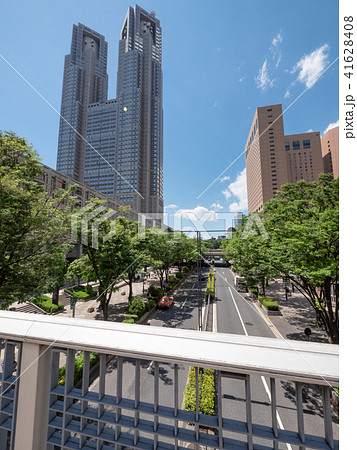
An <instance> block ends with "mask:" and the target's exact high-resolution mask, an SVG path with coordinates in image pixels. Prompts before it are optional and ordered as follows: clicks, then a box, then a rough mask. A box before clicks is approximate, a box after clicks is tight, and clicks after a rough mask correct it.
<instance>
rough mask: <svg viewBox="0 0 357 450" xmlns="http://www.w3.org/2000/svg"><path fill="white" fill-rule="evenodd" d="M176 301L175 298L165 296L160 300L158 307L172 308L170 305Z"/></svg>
mask: <svg viewBox="0 0 357 450" xmlns="http://www.w3.org/2000/svg"><path fill="white" fill-rule="evenodd" d="M173 303H174V298H173V297H169V296H167V295H166V296H165V297H162V298H161V300H160V301H159V302H158V304H157V307H158V308H170V306H171V305H172V304H173Z"/></svg>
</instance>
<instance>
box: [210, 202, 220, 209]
mask: <svg viewBox="0 0 357 450" xmlns="http://www.w3.org/2000/svg"><path fill="white" fill-rule="evenodd" d="M211 208H216V209H223V206H222V205H220V204H219V203H212V205H211Z"/></svg>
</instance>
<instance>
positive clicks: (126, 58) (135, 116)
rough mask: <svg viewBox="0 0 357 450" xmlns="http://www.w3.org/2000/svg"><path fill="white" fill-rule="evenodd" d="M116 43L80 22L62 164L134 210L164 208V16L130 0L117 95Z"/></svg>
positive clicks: (62, 130) (62, 132) (65, 105)
mask: <svg viewBox="0 0 357 450" xmlns="http://www.w3.org/2000/svg"><path fill="white" fill-rule="evenodd" d="M107 54H108V44H107V42H106V41H105V38H104V36H102V35H101V34H99V33H97V32H96V31H94V30H91V29H90V28H88V27H86V26H84V25H82V24H78V25H74V26H73V35H72V42H71V51H70V54H69V55H66V56H65V64H64V75H63V89H62V103H61V119H60V126H59V138H58V154H57V170H58V171H59V172H61V173H63V174H65V175H67V176H69V177H71V178H73V179H74V180H76V181H78V182H81V183H84V184H86V185H88V186H90V187H92V188H94V189H97V190H98V191H100V192H102V193H103V194H106V195H108V196H111V197H113V198H114V199H115V200H116V201H117V202H119V203H121V204H123V205H124V206H130V207H131V209H132V210H133V212H138V213H143V214H154V215H156V217H157V215H158V214H159V215H160V214H161V213H162V212H163V148H162V147H163V109H162V69H161V58H162V47H161V27H160V21H159V20H158V19H157V18H156V16H155V13H154V12H152V13H148V12H146V11H144V10H143V9H142V8H140V7H139V6H137V5H135V6H134V8H132V7H129V9H128V12H127V15H126V17H125V20H124V24H123V27H122V29H121V33H120V41H119V64H118V73H117V92H116V98H115V99H111V100H108V74H107Z"/></svg>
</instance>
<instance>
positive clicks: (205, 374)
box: [183, 367, 215, 416]
mask: <svg viewBox="0 0 357 450" xmlns="http://www.w3.org/2000/svg"><path fill="white" fill-rule="evenodd" d="M198 386H199V412H200V413H201V414H208V415H211V416H214V415H215V382H214V370H212V369H199V370H198ZM183 409H185V410H186V411H194V412H195V411H196V371H195V367H191V368H190V372H189V375H188V383H187V386H186V389H185V392H184V397H183Z"/></svg>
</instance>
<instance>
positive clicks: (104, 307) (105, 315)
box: [100, 299, 108, 320]
mask: <svg viewBox="0 0 357 450" xmlns="http://www.w3.org/2000/svg"><path fill="white" fill-rule="evenodd" d="M100 304H101V305H102V313H103V320H108V303H107V300H106V299H104V300H101V301H100Z"/></svg>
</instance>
